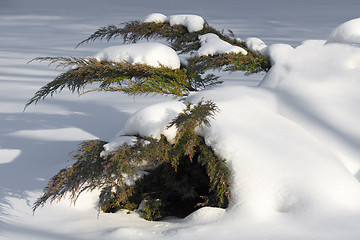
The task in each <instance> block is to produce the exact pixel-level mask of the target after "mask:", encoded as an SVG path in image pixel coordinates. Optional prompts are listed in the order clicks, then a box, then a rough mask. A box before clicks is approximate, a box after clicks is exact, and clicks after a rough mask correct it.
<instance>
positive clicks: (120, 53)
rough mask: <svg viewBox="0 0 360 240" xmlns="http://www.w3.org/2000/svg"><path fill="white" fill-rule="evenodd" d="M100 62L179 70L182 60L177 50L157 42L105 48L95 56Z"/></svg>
mask: <svg viewBox="0 0 360 240" xmlns="http://www.w3.org/2000/svg"><path fill="white" fill-rule="evenodd" d="M95 58H96V59H97V60H99V61H114V62H123V61H126V62H129V63H133V64H146V65H150V66H153V67H160V66H161V65H163V66H166V67H169V68H172V69H177V68H180V59H179V56H178V55H177V54H176V52H175V50H173V49H172V48H170V47H168V46H166V45H165V44H161V43H155V42H143V43H132V44H125V45H118V46H112V47H108V48H105V49H103V50H101V51H100V52H98V53H97V54H96V55H95Z"/></svg>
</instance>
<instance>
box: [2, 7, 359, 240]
mask: <svg viewBox="0 0 360 240" xmlns="http://www.w3.org/2000/svg"><path fill="white" fill-rule="evenodd" d="M50 2H52V1H45V0H34V1H31V3H29V1H25V0H14V1H11V3H10V1H4V2H3V3H2V5H1V8H0V11H1V13H2V14H1V15H0V20H1V24H0V25H1V27H2V33H3V35H2V37H1V39H3V40H5V41H3V42H2V44H1V46H0V93H1V94H0V115H1V117H0V123H1V124H0V136H1V137H0V179H1V181H0V183H1V185H0V239H1V240H2V239H24V240H30V239H40V240H42V239H55V240H57V239H59V240H60V239H61V240H63V239H74V240H75V239H76V240H78V239H129V240H130V239H149V240H151V239H197V240H203V239H220V238H224V237H226V239H246V240H258V239H269V240H279V239H283V240H289V239H291V240H303V239H310V240H323V239H326V240H339V239H346V240H358V239H360V231H359V222H360V206H359V205H360V190H359V189H360V186H359V179H360V171H359V169H360V164H359V159H360V146H359V145H360V133H359V132H360V130H359V126H358V123H359V120H360V114H359V107H358V104H357V103H358V102H359V96H360V94H359V89H360V88H359V87H360V86H359V80H358V76H359V73H360V72H359V71H360V70H359V66H360V64H359V62H360V61H359V59H360V58H359V48H357V47H355V46H352V45H356V44H354V43H353V42H350V43H345V44H344V41H342V40H341V43H342V44H325V45H324V43H325V42H326V40H325V39H326V38H327V36H328V34H329V33H330V32H331V28H332V29H334V28H335V27H336V25H338V24H339V23H340V22H345V21H346V20H347V19H349V16H352V17H358V9H359V7H360V5H359V2H358V1H352V0H349V1H341V2H339V3H335V2H336V1H325V0H319V1H306V0H304V1H302V2H301V4H298V5H296V7H294V5H293V4H292V3H291V4H290V3H289V1H285V0H284V1H279V2H277V3H275V2H271V3H269V1H263V0H260V1H254V2H252V4H249V5H247V4H245V3H244V2H241V1H233V2H232V4H224V3H223V2H220V3H218V2H211V1H201V0H199V1H196V2H194V1H186V0H185V1H184V2H182V3H177V4H176V5H175V4H174V3H170V2H169V1H164V2H161V1H159V2H157V1H156V2H152V3H151V6H153V7H154V8H155V9H156V8H157V11H162V12H173V11H174V10H177V9H180V10H179V11H181V12H190V11H194V12H195V11H196V7H199V9H201V11H203V13H204V14H206V17H205V16H204V17H205V18H206V19H207V20H208V21H209V20H210V21H209V22H210V23H212V22H214V23H215V24H216V25H217V26H224V28H228V27H229V28H231V29H233V30H235V31H234V32H239V33H241V34H246V33H249V32H251V33H249V34H250V36H258V37H259V38H261V39H264V40H265V42H267V43H270V42H271V44H269V47H268V48H267V50H266V54H267V56H269V57H270V58H271V61H272V64H273V67H272V69H271V70H270V72H268V73H267V74H265V75H261V74H259V75H255V76H252V77H251V78H250V80H249V77H244V76H242V75H237V74H233V75H225V74H223V75H221V76H222V80H224V84H223V85H222V86H218V87H214V88H211V89H209V90H206V91H202V92H199V93H193V94H191V95H190V96H189V97H188V99H187V101H191V102H194V103H196V102H197V101H199V100H200V99H202V98H204V99H205V100H208V99H210V100H213V101H214V102H215V103H216V104H217V105H218V107H219V108H220V110H221V111H220V113H218V114H217V115H216V118H215V120H211V127H209V128H205V129H204V131H201V132H200V131H199V134H201V135H202V136H204V137H205V139H206V142H207V143H208V144H209V145H211V146H212V147H213V148H214V150H215V152H216V153H217V154H218V155H219V156H222V157H225V158H226V159H227V163H228V166H229V167H230V169H231V170H232V173H233V175H232V190H233V199H232V201H231V205H230V207H229V208H228V209H226V210H223V209H217V208H202V209H200V210H198V211H196V212H194V213H193V214H191V215H189V216H188V217H186V218H185V219H166V220H163V221H159V222H148V221H145V220H143V219H141V218H140V217H139V215H138V214H137V213H136V212H131V213H130V214H127V212H126V211H121V212H118V213H116V214H104V213H101V214H100V215H99V218H97V214H98V212H97V210H96V209H95V206H96V203H97V199H98V194H99V193H98V192H97V191H93V192H90V193H83V194H82V195H80V197H79V199H78V202H77V204H76V205H75V206H72V205H71V204H70V202H69V201H68V200H63V201H60V202H54V203H53V204H52V205H50V204H46V205H45V206H44V208H42V209H38V211H37V212H36V213H35V215H34V216H33V215H32V211H31V205H32V203H33V202H34V201H35V200H36V198H38V197H39V196H40V195H41V193H42V192H41V190H42V188H44V187H45V186H46V184H47V181H48V179H50V178H51V177H52V176H53V175H54V174H56V173H57V172H58V171H59V170H60V169H61V168H63V167H66V166H68V165H69V164H71V163H72V162H66V160H67V159H69V156H68V153H69V152H71V151H73V150H75V149H76V144H77V143H80V142H81V141H82V140H84V139H85V138H87V139H94V138H99V139H103V140H107V139H111V138H112V137H113V136H114V135H115V134H116V132H118V130H119V129H121V128H123V130H122V131H121V132H120V133H119V135H121V134H123V133H124V132H126V131H128V133H134V132H142V133H143V134H144V135H152V136H155V137H156V136H159V134H161V133H162V132H163V131H164V130H165V129H166V126H167V123H168V122H169V121H171V119H172V118H173V117H174V116H175V115H176V112H179V111H181V110H182V108H183V105H182V103H180V102H178V101H175V100H174V101H172V102H173V105H172V104H171V103H169V98H165V97H159V96H156V97H153V98H149V97H146V98H145V97H137V98H135V99H133V98H131V97H127V96H124V95H122V94H118V93H116V94H115V93H114V94H113V93H106V94H103V93H94V94H86V95H84V96H82V97H81V98H78V97H77V96H74V95H72V94H69V93H68V92H62V93H61V94H59V95H56V96H55V97H54V98H53V99H50V98H48V99H46V101H45V104H46V106H45V107H44V108H41V106H42V104H44V103H39V104H38V105H37V106H30V107H29V108H28V109H27V110H26V111H25V112H22V108H23V104H24V103H25V102H26V101H27V100H28V99H29V98H30V97H32V96H33V94H34V92H35V91H36V90H38V89H39V88H40V87H41V86H42V85H44V84H46V83H47V82H48V81H49V80H50V79H52V78H53V77H54V76H55V75H57V74H58V73H60V72H52V71H51V70H49V69H48V68H47V66H45V65H41V64H40V65H36V64H35V65H33V64H32V65H26V64H25V63H26V62H27V61H28V60H29V59H31V58H33V57H37V56H44V55H45V56H47V55H61V56H64V55H65V56H66V55H73V54H75V53H74V49H73V44H74V38H76V39H83V38H84V31H86V32H87V33H89V34H91V33H92V32H93V31H94V29H97V28H98V27H99V25H100V26H101V25H106V24H109V23H113V22H119V16H120V18H121V19H120V21H123V22H124V21H127V20H129V18H130V19H131V18H132V17H134V16H135V15H136V14H139V12H140V14H141V15H142V16H145V15H146V14H147V12H148V10H149V9H148V7H146V6H148V5H146V4H148V2H146V1H143V2H142V3H143V4H144V5H143V8H141V7H139V2H137V1H136V2H129V3H128V4H127V5H123V4H120V5H121V6H120V5H118V6H119V8H115V7H114V6H113V5H110V4H103V3H98V4H96V5H95V6H96V7H95V8H94V9H92V8H90V7H89V6H90V4H84V2H83V1H68V0H64V1H62V2H61V3H60V2H56V1H54V2H52V4H57V3H58V4H57V5H55V6H53V5H51V4H50ZM66 3H67V4H66ZM160 3H161V4H160ZM79 4H80V5H79ZM114 4H115V3H114ZM239 4H240V5H239ZM163 5H164V6H163ZM20 6H21V7H20ZM22 6H24V7H22ZM40 6H41V7H40ZM69 6H70V7H69ZM76 6H77V7H76ZM79 6H81V8H79ZM91 6H92V7H93V5H91ZM235 6H237V7H236V8H235ZM26 7H27V8H29V9H32V11H33V12H27V11H30V10H25V9H26ZM8 8H10V9H11V8H13V9H16V15H11V14H12V13H11V11H10V10H7V9H8ZM82 8H85V10H86V11H85V12H81V10H79V9H82ZM39 9H41V10H43V9H44V10H46V11H39ZM105 9H107V11H104V10H105ZM214 9H215V10H216V11H213V10H214ZM235 9H236V10H235ZM262 9H265V10H262ZM306 10H307V11H306ZM7 11H10V14H9V12H7ZM14 11H15V10H14ZM119 11H121V13H122V14H119ZM199 11H200V10H199ZM109 12H110V13H112V14H109ZM44 13H46V14H48V15H44ZM65 13H66V14H67V15H66V16H65V15H62V14H65ZM304 13H306V14H304ZM72 14H73V15H72ZM88 15H89V17H85V16H88ZM94 15H96V16H97V17H96V19H94V17H93V16H94ZM123 15H124V16H123ZM114 16H115V17H114ZM99 21H100V23H99ZM225 23H226V24H225ZM227 23H229V24H227ZM229 25H230V26H229ZM20 33H21V35H20ZM69 33H70V34H69ZM311 34H314V36H310V35H311ZM67 35H69V36H70V37H69V38H67V37H66V36H67ZM19 36H21V37H19ZM241 37H243V38H244V39H245V38H246V37H247V36H241ZM310 37H314V38H319V37H320V39H324V40H307V41H304V42H303V43H302V44H300V43H301V42H302V41H303V40H304V39H307V38H310ZM75 42H76V40H75ZM273 43H281V44H273ZM94 44H95V43H94ZM103 44H104V43H101V44H100V45H96V44H95V45H91V46H90V45H89V46H86V47H82V48H80V49H78V50H77V51H79V52H80V53H79V52H77V53H79V54H82V55H83V56H89V55H90V54H91V53H92V52H93V50H94V48H100V47H101V48H102V47H103V46H104V45H103ZM53 53H54V54H53ZM254 79H257V80H261V79H262V81H261V83H260V85H259V86H256V87H248V85H255V84H253V83H252V82H253V81H255V80H254ZM249 82H251V83H249ZM245 85H246V86H245ZM38 107H40V108H41V110H40V111H39V110H36V109H37V108H38ZM140 108H142V110H140V111H138V113H136V114H134V115H132V114H133V113H135V112H136V111H137V110H138V109H140ZM166 109H168V112H167V110H166ZM151 111H153V114H151ZM129 115H130V118H129ZM140 116H141V117H142V118H143V119H142V120H141V121H140V119H139V120H136V118H139V117H140ZM148 118H149V119H148ZM150 118H151V119H152V120H151V119H150ZM131 119H133V120H131ZM126 121H128V123H126ZM132 121H133V123H131V122H132ZM142 121H148V123H149V124H150V125H151V124H153V125H152V127H151V131H150V127H148V126H146V125H138V124H139V123H140V122H142ZM125 123H126V124H125ZM175 131H176V129H173V134H174V132H175ZM72 132H73V133H74V134H72ZM14 133H16V134H14ZM119 135H117V136H116V138H117V137H119V138H121V139H119V141H120V142H121V141H122V142H127V143H130V144H131V141H132V139H131V137H124V136H123V138H122V137H120V136H119ZM58 136H59V137H58ZM116 138H115V139H116ZM80 139H81V140H80ZM169 139H171V138H169ZM54 140H55V141H54ZM111 142H113V141H111Z"/></svg>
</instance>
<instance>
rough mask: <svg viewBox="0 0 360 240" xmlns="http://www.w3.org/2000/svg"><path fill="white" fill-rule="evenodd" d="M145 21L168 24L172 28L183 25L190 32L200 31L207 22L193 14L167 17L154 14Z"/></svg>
mask: <svg viewBox="0 0 360 240" xmlns="http://www.w3.org/2000/svg"><path fill="white" fill-rule="evenodd" d="M144 19H145V20H144V22H156V23H165V22H168V23H169V24H170V25H171V26H174V25H182V26H185V27H187V29H188V31H189V32H197V31H200V30H202V29H203V27H204V24H205V20H204V19H203V18H202V17H201V16H198V15H191V14H178V15H171V16H169V17H167V16H165V15H164V14H161V13H152V14H149V15H147V16H146V17H145V18H144Z"/></svg>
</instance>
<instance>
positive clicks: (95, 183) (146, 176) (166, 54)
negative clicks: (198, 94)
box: [26, 14, 270, 220]
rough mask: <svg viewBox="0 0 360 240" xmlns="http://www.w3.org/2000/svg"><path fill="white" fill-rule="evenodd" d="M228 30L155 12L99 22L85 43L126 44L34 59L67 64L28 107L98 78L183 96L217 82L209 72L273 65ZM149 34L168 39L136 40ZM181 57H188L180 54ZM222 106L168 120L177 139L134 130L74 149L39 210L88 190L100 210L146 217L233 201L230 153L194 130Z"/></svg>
mask: <svg viewBox="0 0 360 240" xmlns="http://www.w3.org/2000/svg"><path fill="white" fill-rule="evenodd" d="M229 32H230V35H229V36H228V35H224V34H223V33H221V32H219V31H218V30H216V29H214V28H212V27H211V26H209V25H208V23H207V22H206V21H205V20H203V19H202V18H201V17H200V16H195V15H173V16H169V17H167V16H165V15H162V14H152V15H149V16H148V17H146V18H145V21H130V22H127V23H124V24H123V25H122V26H121V27H117V26H114V25H110V26H107V27H103V28H100V29H98V30H97V31H96V32H95V33H94V34H92V35H91V36H90V37H89V38H87V39H85V40H84V41H82V42H81V43H80V44H79V45H81V44H83V43H87V42H89V41H94V40H97V39H100V40H101V39H106V40H108V41H109V40H111V39H115V38H116V37H122V38H123V40H124V43H125V44H124V45H120V46H113V47H110V48H106V49H104V50H102V51H100V52H99V53H97V54H95V55H94V57H89V58H76V57H40V58H35V59H34V60H35V61H50V64H57V65H58V66H62V67H64V68H65V67H70V68H69V70H68V71H66V72H64V73H62V74H60V75H59V76H57V77H56V78H55V79H54V80H53V81H51V82H49V83H48V84H46V85H45V86H43V87H42V88H41V89H40V90H39V91H37V92H36V93H35V96H34V97H33V98H31V99H30V100H29V102H28V103H27V105H26V106H28V105H30V104H32V103H35V104H36V103H37V102H38V101H39V100H41V99H44V98H46V97H47V96H48V95H51V96H52V95H53V94H54V93H56V92H59V91H61V90H62V89H64V88H65V87H67V88H69V89H70V91H72V92H77V93H81V91H84V88H85V87H86V86H88V85H90V84H92V83H97V88H96V89H94V90H96V91H100V90H101V91H120V92H124V93H126V94H129V95H138V94H169V95H174V96H176V97H183V96H186V95H188V94H189V93H190V92H191V91H198V90H201V89H203V88H205V87H208V86H212V85H215V84H219V83H221V81H218V77H216V76H215V75H213V74H206V73H207V72H206V71H207V70H211V69H218V70H222V71H239V70H240V71H246V72H247V73H254V72H258V71H267V70H269V68H270V62H269V61H268V59H267V58H266V57H265V56H264V55H261V54H259V52H257V51H249V49H248V47H247V45H246V44H245V42H241V41H240V40H239V39H238V38H235V36H234V34H233V33H232V32H231V31H230V30H229ZM149 39H153V40H157V39H164V40H165V41H166V43H167V44H168V46H167V45H164V44H163V43H154V42H150V43H149V42H147V43H146V42H145V43H144V42H140V43H139V41H144V40H149ZM181 54H183V56H182V57H183V58H182V59H185V60H184V61H180V58H179V56H178V55H181ZM87 91H91V90H87ZM216 111H218V109H217V107H216V105H215V104H214V103H213V102H211V101H209V102H203V101H200V102H199V103H198V104H196V105H191V104H188V105H187V107H186V108H185V110H184V111H183V112H180V113H179V114H178V115H177V117H176V118H174V120H173V121H171V122H170V123H169V128H173V129H176V135H175V136H173V139H171V140H169V139H167V136H165V134H164V135H161V136H160V137H159V138H153V137H151V136H143V135H140V134H138V133H134V134H130V135H134V136H133V138H131V139H136V140H135V141H134V142H132V141H125V142H123V143H122V144H119V145H117V144H118V142H117V143H116V144H115V145H116V148H115V149H113V148H108V147H109V146H110V145H111V144H110V145H109V144H107V142H105V141H100V140H92V141H87V142H83V143H82V144H81V145H80V147H79V149H78V150H77V151H76V152H75V153H74V154H73V158H74V160H75V163H74V164H73V165H72V166H70V167H69V168H66V169H63V170H61V171H60V172H59V173H58V174H57V175H56V176H54V177H53V178H52V179H51V180H50V182H49V184H48V186H47V187H46V188H45V190H44V194H43V196H42V197H40V198H39V199H38V200H37V201H36V202H35V204H34V210H35V209H36V208H37V207H39V206H41V205H43V204H44V203H45V202H46V201H47V200H48V199H51V200H52V201H53V200H56V199H62V198H63V197H65V196H67V195H69V197H70V199H71V200H72V201H73V202H75V201H76V199H77V198H78V196H79V194H81V193H82V192H84V191H87V190H89V191H92V190H95V189H100V191H101V193H100V196H99V202H98V207H99V210H101V211H104V212H115V211H118V210H119V209H128V210H136V209H137V210H138V211H139V212H141V213H142V216H143V217H144V218H145V219H148V220H156V219H159V218H162V217H164V216H169V215H173V216H179V217H185V216H186V215H188V214H190V213H191V212H193V211H195V210H196V209H198V208H200V207H203V206H216V207H223V208H225V207H227V205H228V200H229V197H230V189H229V185H230V180H229V178H230V172H229V170H228V168H227V166H226V164H225V160H224V159H219V158H218V157H217V156H216V155H215V154H214V152H213V150H212V149H211V148H210V147H209V146H207V145H206V144H205V140H204V138H203V137H201V136H199V135H197V134H196V133H195V132H196V131H195V129H196V128H199V127H200V128H201V127H203V126H204V125H209V121H208V118H209V117H213V116H214V114H215V113H216ZM127 139H129V136H127ZM120 142H121V141H120ZM109 149H110V150H109Z"/></svg>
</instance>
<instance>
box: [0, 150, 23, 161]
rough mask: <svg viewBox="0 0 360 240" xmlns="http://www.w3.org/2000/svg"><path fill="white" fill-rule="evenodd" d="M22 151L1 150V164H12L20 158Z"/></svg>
mask: <svg viewBox="0 0 360 240" xmlns="http://www.w3.org/2000/svg"><path fill="white" fill-rule="evenodd" d="M20 154H21V150H20V149H0V164H4V163H10V162H12V161H14V160H15V159H16V158H17V157H18V156H20Z"/></svg>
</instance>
